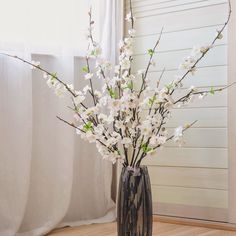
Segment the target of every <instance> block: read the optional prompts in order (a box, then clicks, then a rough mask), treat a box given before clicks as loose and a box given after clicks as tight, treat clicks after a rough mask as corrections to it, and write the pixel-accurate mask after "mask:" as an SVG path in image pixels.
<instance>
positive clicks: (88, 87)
mask: <svg viewBox="0 0 236 236" xmlns="http://www.w3.org/2000/svg"><path fill="white" fill-rule="evenodd" d="M89 90H91V87H90V86H88V85H86V86H85V87H84V88H83V93H84V95H85V94H87V92H88V91H89Z"/></svg>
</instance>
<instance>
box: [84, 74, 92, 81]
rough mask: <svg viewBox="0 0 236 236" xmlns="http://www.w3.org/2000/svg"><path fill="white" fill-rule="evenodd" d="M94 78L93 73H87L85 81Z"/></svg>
mask: <svg viewBox="0 0 236 236" xmlns="http://www.w3.org/2000/svg"><path fill="white" fill-rule="evenodd" d="M92 77H93V73H87V74H86V75H85V76H84V78H85V80H89V79H92Z"/></svg>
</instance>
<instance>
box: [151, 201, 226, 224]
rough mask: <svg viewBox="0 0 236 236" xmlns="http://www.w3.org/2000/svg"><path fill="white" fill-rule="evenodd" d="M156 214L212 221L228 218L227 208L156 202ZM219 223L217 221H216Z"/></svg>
mask: <svg viewBox="0 0 236 236" xmlns="http://www.w3.org/2000/svg"><path fill="white" fill-rule="evenodd" d="M153 212H154V214H159V215H165V216H171V217H172V216H178V217H184V218H192V219H202V220H208V221H209V220H210V221H218V222H219V221H223V222H226V221H227V219H228V209H227V208H217V207H200V206H191V205H184V204H168V203H158V202H157V203H154V204H153ZM216 224H217V223H216Z"/></svg>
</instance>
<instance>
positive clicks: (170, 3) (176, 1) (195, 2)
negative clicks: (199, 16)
mask: <svg viewBox="0 0 236 236" xmlns="http://www.w3.org/2000/svg"><path fill="white" fill-rule="evenodd" d="M204 2H208V3H210V4H217V3H224V2H226V0H167V1H162V0H160V1H159V0H158V1H157V0H143V1H134V0H133V1H132V8H133V11H134V13H135V12H140V11H147V10H153V9H156V10H158V9H160V10H161V9H171V8H176V7H177V6H182V7H185V8H186V7H187V6H188V5H189V7H191V6H195V7H196V6H199V5H201V4H203V3H204ZM125 9H126V11H129V10H130V3H129V2H127V3H126V7H125Z"/></svg>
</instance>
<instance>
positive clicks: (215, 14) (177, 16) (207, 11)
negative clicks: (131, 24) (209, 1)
mask: <svg viewBox="0 0 236 236" xmlns="http://www.w3.org/2000/svg"><path fill="white" fill-rule="evenodd" d="M227 9H228V6H227V5H226V4H225V5H218V6H211V7H205V8H199V9H194V10H189V11H182V12H175V13H172V14H165V15H156V16H155V15H154V16H150V17H145V18H138V19H137V21H136V24H135V28H136V30H137V35H146V34H154V33H159V32H160V30H161V28H162V27H164V30H165V31H167V32H168V31H178V30H182V29H187V28H198V27H202V26H206V25H219V24H223V23H224V22H225V20H226V19H227V13H228V11H227ZM199 16H201V17H199ZM154 22H155V23H154ZM147 25H148V27H147Z"/></svg>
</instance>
